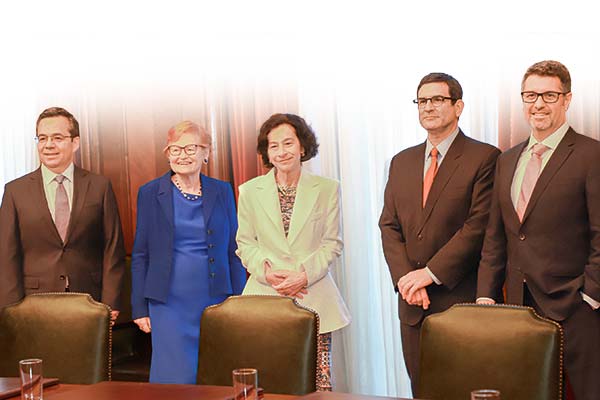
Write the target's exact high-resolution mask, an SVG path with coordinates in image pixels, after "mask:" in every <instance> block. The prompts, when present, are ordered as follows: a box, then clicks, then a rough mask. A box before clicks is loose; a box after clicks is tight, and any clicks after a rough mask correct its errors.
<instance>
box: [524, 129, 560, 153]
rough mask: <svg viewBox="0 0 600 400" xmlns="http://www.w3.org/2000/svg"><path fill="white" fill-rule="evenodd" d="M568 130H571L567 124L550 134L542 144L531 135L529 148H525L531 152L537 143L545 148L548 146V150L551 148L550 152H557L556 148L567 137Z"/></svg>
mask: <svg viewBox="0 0 600 400" xmlns="http://www.w3.org/2000/svg"><path fill="white" fill-rule="evenodd" d="M568 130H569V124H568V123H566V122H565V123H564V124H562V125H561V126H560V127H559V128H558V129H557V130H555V131H554V132H552V134H550V135H549V136H548V137H547V138H546V139H544V140H542V141H541V142H538V141H537V139H536V138H535V137H534V136H533V134H530V135H529V143H527V147H526V148H525V151H530V150H531V148H532V147H533V146H534V145H535V144H537V143H541V144H543V145H544V146H547V147H548V148H550V150H553V151H554V150H556V147H558V144H559V143H560V141H561V140H562V139H563V138H564V137H565V135H566V134H567V131H568Z"/></svg>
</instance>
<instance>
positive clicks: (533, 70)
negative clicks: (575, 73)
mask: <svg viewBox="0 0 600 400" xmlns="http://www.w3.org/2000/svg"><path fill="white" fill-rule="evenodd" d="M531 75H539V76H550V77H557V78H558V79H560V83H561V84H562V90H563V92H566V93H568V92H570V91H571V74H569V70H568V69H567V67H565V66H564V65H563V64H562V63H560V62H558V61H554V60H544V61H540V62H536V63H535V64H533V65H532V66H531V67H529V68H527V71H526V72H525V75H523V80H522V81H521V90H523V87H524V86H525V81H526V80H527V78H529V77H530V76H531Z"/></svg>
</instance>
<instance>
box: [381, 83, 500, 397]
mask: <svg viewBox="0 0 600 400" xmlns="http://www.w3.org/2000/svg"><path fill="white" fill-rule="evenodd" d="M462 94H463V93H462V88H461V86H460V84H459V83H458V81H457V80H456V79H454V78H453V77H452V76H450V75H448V74H444V73H431V74H429V75H426V76H425V77H424V78H423V79H422V80H421V82H420V83H419V86H418V88H417V99H416V100H414V103H416V104H417V108H418V111H419V121H420V123H421V126H423V128H425V130H426V131H427V140H426V142H425V143H422V144H420V145H418V146H415V147H411V148H409V149H406V150H404V151H401V152H400V153H398V154H397V155H396V156H395V157H394V158H393V159H392V162H391V165H390V172H389V179H388V182H387V186H386V189H385V199H384V206H383V211H382V214H381V218H380V220H379V227H380V229H381V237H382V243H383V252H384V255H385V258H386V261H387V264H388V267H389V270H390V274H391V277H392V284H393V285H394V289H395V290H396V291H397V292H398V293H399V295H400V296H399V298H398V302H399V308H398V309H399V317H400V322H401V324H400V327H401V335H402V346H403V352H404V360H405V363H406V367H407V370H408V374H409V375H410V378H411V383H412V387H413V393H414V394H416V395H418V393H417V391H416V384H417V382H418V375H419V371H418V366H419V336H420V331H421V323H422V321H423V318H424V317H426V316H427V315H430V314H433V313H438V312H442V311H444V310H446V309H448V308H449V307H450V306H452V305H453V304H456V303H461V302H469V301H471V302H472V301H474V300H475V290H476V286H477V265H478V263H479V257H480V253H481V245H482V242H483V236H484V231H485V227H486V224H487V220H488V209H489V205H490V198H491V192H492V183H493V176H494V167H495V163H496V158H497V157H498V154H500V151H499V150H498V149H497V148H495V147H494V146H491V145H489V144H485V143H481V142H478V141H476V140H474V139H471V138H469V137H467V136H466V135H465V134H464V133H463V132H462V131H461V129H460V128H459V127H458V119H459V117H460V115H461V113H462V111H463V107H464V103H463V101H462Z"/></svg>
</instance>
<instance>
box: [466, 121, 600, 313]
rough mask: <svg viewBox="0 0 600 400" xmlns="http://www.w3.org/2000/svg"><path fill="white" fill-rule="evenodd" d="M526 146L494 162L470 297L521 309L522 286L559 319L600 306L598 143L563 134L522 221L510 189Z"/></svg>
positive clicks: (599, 161) (574, 135) (599, 182)
mask: <svg viewBox="0 0 600 400" xmlns="http://www.w3.org/2000/svg"><path fill="white" fill-rule="evenodd" d="M526 145H527V142H524V143H521V144H519V145H517V146H515V147H513V148H512V149H510V150H508V151H506V152H505V153H504V154H502V155H501V156H500V157H499V159H498V165H497V168H496V178H495V186H494V194H493V201H492V208H491V212H490V222H489V226H488V228H487V232H486V236H485V242H484V246H483V252H482V259H481V264H480V267H479V283H478V290H477V297H489V298H492V299H494V300H496V301H497V302H503V293H502V286H503V284H504V283H505V282H506V296H507V299H506V300H507V302H508V303H513V304H523V281H524V280H525V281H526V282H527V287H528V289H529V291H530V292H531V294H532V296H533V297H534V299H535V301H536V302H537V303H538V305H539V307H540V308H541V309H542V310H543V311H544V313H545V314H546V315H547V316H548V317H550V318H552V319H554V320H556V321H562V320H564V319H566V318H567V317H569V315H571V313H572V311H573V310H574V309H575V308H576V307H577V305H578V304H581V302H582V301H583V300H582V298H581V294H580V293H579V291H580V290H582V291H583V292H584V293H586V294H587V295H588V296H590V297H592V298H593V299H595V300H600V143H599V142H598V141H596V140H594V139H591V138H589V137H586V136H583V135H580V134H578V133H576V132H575V131H574V130H573V129H572V128H570V129H569V130H568V131H567V133H566V134H565V136H564V138H563V139H562V140H561V142H560V143H559V145H558V147H557V148H556V150H555V151H554V153H553V154H552V157H551V158H550V160H549V161H548V163H547V164H546V166H545V168H544V169H543V170H542V173H541V175H540V177H539V178H538V181H537V183H536V185H535V188H534V190H533V193H532V195H531V199H530V200H529V203H528V204H527V209H526V210H525V215H524V217H523V222H520V221H519V217H518V216H517V213H516V211H515V208H514V205H513V203H512V199H511V195H510V193H511V185H512V181H513V176H514V174H515V169H516V168H517V163H518V161H519V157H520V155H521V153H522V152H523V149H524V148H525V146H526Z"/></svg>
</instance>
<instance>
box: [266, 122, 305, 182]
mask: <svg viewBox="0 0 600 400" xmlns="http://www.w3.org/2000/svg"><path fill="white" fill-rule="evenodd" d="M267 139H268V145H267V154H268V155H269V162H270V163H271V164H273V166H274V167H275V169H276V170H277V171H278V172H283V173H285V174H290V173H294V172H298V171H299V170H300V168H301V166H302V161H301V160H300V158H301V157H302V153H303V152H304V149H303V148H302V145H301V144H300V140H298V136H296V131H295V130H294V128H293V127H292V126H291V125H288V124H282V125H279V126H277V127H275V128H273V129H272V130H271V132H269V134H268V135H267Z"/></svg>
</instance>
